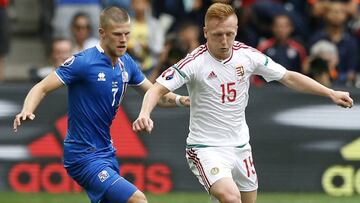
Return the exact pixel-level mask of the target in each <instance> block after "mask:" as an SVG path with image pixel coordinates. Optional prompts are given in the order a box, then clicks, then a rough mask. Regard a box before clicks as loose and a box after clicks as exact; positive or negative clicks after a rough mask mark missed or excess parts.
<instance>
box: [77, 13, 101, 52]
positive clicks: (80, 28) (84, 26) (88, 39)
mask: <svg viewBox="0 0 360 203" xmlns="http://www.w3.org/2000/svg"><path fill="white" fill-rule="evenodd" d="M71 32H72V36H73V49H72V52H73V53H78V52H80V51H82V50H84V49H87V48H91V47H93V46H96V45H97V44H98V43H99V40H98V39H97V38H95V37H93V36H92V29H91V22H90V18H89V16H88V15H87V14H86V13H83V12H80V13H77V14H76V15H75V16H74V17H73V19H72V22H71Z"/></svg>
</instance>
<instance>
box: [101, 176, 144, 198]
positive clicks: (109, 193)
mask: <svg viewBox="0 0 360 203" xmlns="http://www.w3.org/2000/svg"><path fill="white" fill-rule="evenodd" d="M101 203H146V198H145V195H144V194H143V193H142V192H140V191H139V190H138V189H137V188H136V187H135V186H134V185H133V184H131V183H130V182H129V181H127V180H125V179H124V178H122V177H121V176H119V178H118V179H117V181H116V182H114V183H113V184H111V185H110V186H109V188H108V189H107V190H106V192H105V194H104V198H103V200H102V201H101Z"/></svg>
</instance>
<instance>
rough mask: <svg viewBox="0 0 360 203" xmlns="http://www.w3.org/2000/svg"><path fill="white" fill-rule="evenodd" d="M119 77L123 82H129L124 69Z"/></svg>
mask: <svg viewBox="0 0 360 203" xmlns="http://www.w3.org/2000/svg"><path fill="white" fill-rule="evenodd" d="M121 77H122V81H123V82H129V74H128V73H127V72H126V71H123V72H122V73H121Z"/></svg>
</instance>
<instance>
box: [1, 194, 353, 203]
mask: <svg viewBox="0 0 360 203" xmlns="http://www.w3.org/2000/svg"><path fill="white" fill-rule="evenodd" d="M147 197H148V200H149V203H211V202H210V201H209V198H208V196H207V195H206V194H205V193H170V194H166V195H154V194H147ZM0 202H1V203H89V201H88V199H87V197H86V195H85V194H84V193H80V194H56V195H54V194H47V193H37V194H24V193H21V194H20V193H4V192H0ZM359 202H360V196H358V195H356V196H352V197H331V196H328V195H325V194H297V193H260V194H259V196H258V201H257V203H359Z"/></svg>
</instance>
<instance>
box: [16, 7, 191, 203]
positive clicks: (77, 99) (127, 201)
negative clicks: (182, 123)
mask: <svg viewBox="0 0 360 203" xmlns="http://www.w3.org/2000/svg"><path fill="white" fill-rule="evenodd" d="M99 27H100V28H99V35H100V44H99V45H97V46H96V47H93V48H90V49H87V50H85V51H83V52H80V53H79V54H76V55H74V56H72V57H71V58H69V59H67V60H66V61H65V62H64V63H63V64H62V65H61V66H60V67H59V68H58V69H56V70H55V71H54V72H53V73H51V74H50V75H48V76H47V77H46V78H44V79H43V80H42V81H41V82H39V83H38V84H36V85H35V86H34V87H33V88H32V89H31V90H30V91H29V93H28V95H27V96H26V98H25V101H24V105H23V108H22V111H21V112H20V113H19V114H17V115H16V116H15V120H14V131H15V132H16V131H17V128H18V127H19V126H20V125H21V123H22V122H23V121H26V120H33V119H34V118H35V115H34V111H35V109H36V107H37V106H38V105H39V103H40V101H41V100H42V99H43V98H44V97H45V95H47V94H48V93H49V92H51V91H53V90H55V89H57V88H59V87H61V86H63V85H66V86H67V87H68V95H69V97H68V105H69V107H68V130H67V136H66V138H65V140H64V167H65V169H66V170H67V172H68V174H69V175H70V176H71V177H72V178H73V179H74V180H75V181H76V182H77V183H78V184H79V185H81V186H82V187H83V188H84V189H85V190H86V192H87V194H88V196H89V198H90V199H91V202H92V203H115V202H116V203H146V202H147V200H146V197H145V195H144V194H143V193H142V192H141V191H139V190H138V189H137V188H136V187H135V186H134V185H133V184H131V183H130V182H128V181H127V180H125V179H124V178H123V177H121V176H120V175H119V165H118V162H117V160H116V156H115V149H114V147H113V145H112V141H111V137H110V125H111V123H112V120H113V118H114V117H115V114H116V111H117V109H118V107H119V106H120V103H121V100H122V99H123V97H124V94H125V91H126V89H127V87H128V86H129V85H132V86H135V87H136V89H137V90H139V91H140V92H142V93H143V94H145V92H146V91H147V90H148V89H149V88H150V87H151V86H152V83H151V82H150V81H149V80H147V79H146V78H145V76H144V75H143V73H142V72H141V70H140V68H139V67H138V65H137V64H136V63H135V62H134V61H133V59H132V58H131V57H130V56H129V55H128V54H127V53H126V48H127V41H128V38H129V34H130V29H131V25H130V18H129V15H128V13H127V12H126V11H125V10H123V9H121V8H117V7H110V8H107V9H104V10H103V11H102V13H101V15H100V26H99ZM189 104H190V101H189V100H188V97H186V96H180V95H176V94H174V93H169V94H168V95H165V96H164V97H163V99H162V100H161V101H160V102H159V105H160V106H164V107H175V106H183V105H184V106H189Z"/></svg>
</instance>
